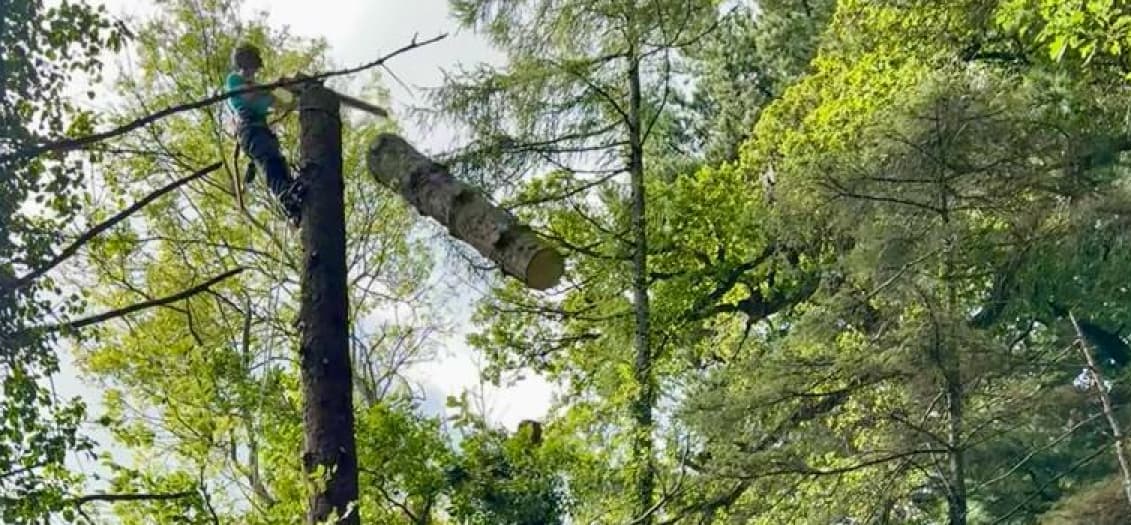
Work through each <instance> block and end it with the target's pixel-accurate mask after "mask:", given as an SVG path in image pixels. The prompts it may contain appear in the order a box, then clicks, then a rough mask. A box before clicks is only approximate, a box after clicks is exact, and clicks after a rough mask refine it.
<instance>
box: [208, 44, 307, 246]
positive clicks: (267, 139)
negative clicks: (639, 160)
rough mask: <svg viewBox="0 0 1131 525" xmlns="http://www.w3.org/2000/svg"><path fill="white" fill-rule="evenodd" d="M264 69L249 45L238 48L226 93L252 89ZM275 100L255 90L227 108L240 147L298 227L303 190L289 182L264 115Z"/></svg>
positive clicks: (256, 51) (234, 99)
mask: <svg viewBox="0 0 1131 525" xmlns="http://www.w3.org/2000/svg"><path fill="white" fill-rule="evenodd" d="M262 66H263V59H262V58H261V57H260V54H259V49H258V48H256V47H255V46H253V45H251V44H241V45H239V46H237V47H236V49H235V50H234V51H233V52H232V67H233V68H234V71H232V72H231V73H229V74H228V78H227V79H226V80H225V87H226V89H227V90H228V92H232V91H235V90H239V89H243V88H247V87H255V86H257V85H258V84H256V82H255V74H256V73H257V72H258V71H259V68H261V67H262ZM278 102H279V101H278V100H277V99H276V98H275V96H274V95H272V94H271V93H269V92H266V91H263V90H256V91H251V92H247V93H243V94H240V95H234V96H232V97H231V98H229V99H228V104H229V105H230V107H231V108H232V110H233V111H234V112H235V114H236V117H237V118H238V119H239V130H238V132H237V136H238V138H239V144H240V147H241V148H243V150H244V151H245V152H247V154H248V156H249V157H251V158H252V160H253V161H254V162H255V164H257V165H258V166H259V168H260V169H262V170H263V172H264V174H265V176H266V178H267V186H268V187H269V188H270V189H271V192H272V193H274V194H275V197H276V198H277V199H278V200H279V204H280V205H281V206H282V207H283V212H284V213H285V214H286V215H287V218H288V219H290V220H291V222H293V223H294V225H295V226H298V224H299V221H300V220H301V216H300V212H301V204H302V201H301V199H302V190H303V186H302V184H301V178H299V179H292V178H291V175H290V170H289V169H288V167H287V161H286V159H285V158H284V157H283V153H282V152H281V151H280V149H279V138H278V137H277V136H275V133H274V132H273V131H271V127H270V126H268V124H267V112H268V110H270V109H271V107H272V106H276V105H278ZM254 175H255V172H254V171H251V169H250V168H249V173H248V177H247V181H248V182H251V180H252V179H253V178H254Z"/></svg>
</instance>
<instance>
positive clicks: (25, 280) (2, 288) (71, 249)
mask: <svg viewBox="0 0 1131 525" xmlns="http://www.w3.org/2000/svg"><path fill="white" fill-rule="evenodd" d="M220 165H221V163H219V162H217V163H214V164H211V165H209V166H206V167H204V168H201V169H200V170H197V171H196V172H195V173H193V174H191V175H189V176H187V177H183V178H181V179H178V180H176V181H173V182H172V183H169V184H167V185H165V186H163V187H161V188H160V189H158V190H156V191H154V192H153V193H150V194H149V195H146V196H145V197H144V198H142V199H141V200H139V201H137V202H135V203H134V204H133V205H132V206H130V207H129V208H126V209H124V210H122V211H120V212H118V213H117V214H115V215H114V216H113V217H110V218H109V219H106V220H104V221H102V222H100V223H98V224H97V225H96V226H94V227H93V228H91V229H89V230H87V231H86V232H85V233H83V234H82V235H80V236H79V237H78V238H77V239H75V240H74V242H72V243H71V244H70V245H68V246H67V247H66V248H64V249H63V250H62V251H60V252H59V254H58V255H56V256H55V257H53V258H52V259H51V260H50V261H47V263H46V264H44V265H43V266H40V267H39V268H36V269H34V270H32V271H30V272H28V273H26V274H24V275H23V276H21V277H19V278H17V279H15V280H14V281H11V282H9V283H4V284H3V285H0V293H9V292H12V291H13V290H18V289H20V288H23V287H25V286H27V285H29V284H31V283H32V282H33V281H35V280H36V279H38V278H40V277H42V276H43V275H44V274H46V273H47V272H49V271H51V270H52V269H53V268H55V267H56V266H59V265H60V264H62V263H63V261H66V260H67V259H70V258H71V257H73V256H74V255H75V253H77V252H78V251H79V249H80V248H82V247H83V246H85V245H86V243H88V242H90V241H91V240H93V239H94V238H95V237H97V236H98V235H100V234H101V233H102V232H104V231H106V230H108V229H110V228H112V227H114V226H115V225H116V224H118V223H120V222H122V221H124V220H126V219H127V218H129V217H130V216H131V215H133V214H134V213H137V212H138V211H139V210H141V209H142V208H144V207H146V206H148V205H149V204H150V203H151V202H153V201H155V200H157V199H159V198H161V197H162V196H164V195H165V194H167V193H169V192H171V191H173V190H175V189H177V188H180V187H181V186H184V185H185V184H188V183H190V182H192V181H194V180H196V179H199V178H201V177H203V176H205V175H207V174H209V173H211V172H213V171H216V170H217V169H219V168H220Z"/></svg>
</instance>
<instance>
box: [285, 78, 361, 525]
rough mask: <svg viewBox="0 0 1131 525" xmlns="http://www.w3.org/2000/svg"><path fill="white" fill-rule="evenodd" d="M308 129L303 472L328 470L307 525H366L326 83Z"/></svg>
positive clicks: (332, 112) (312, 95) (337, 160)
mask: <svg viewBox="0 0 1131 525" xmlns="http://www.w3.org/2000/svg"><path fill="white" fill-rule="evenodd" d="M299 123H300V125H301V127H302V143H301V146H302V161H303V162H302V164H303V166H304V169H303V174H302V175H301V176H302V177H305V178H306V180H307V192H306V198H305V199H304V202H303V204H302V254H303V266H304V267H303V270H302V283H301V284H302V294H301V301H302V304H301V306H300V309H299V323H300V326H299V333H300V334H301V335H300V338H301V339H300V346H299V357H300V361H301V368H302V390H303V424H304V430H305V434H306V439H305V450H304V452H303V455H302V463H303V470H304V471H305V472H306V473H307V474H313V473H315V471H316V470H318V469H319V467H321V468H322V469H324V470H323V474H322V476H323V478H322V479H324V480H325V483H324V484H322V483H321V482H319V481H317V480H316V484H317V485H316V486H318V487H319V488H317V489H315V492H314V494H313V495H311V498H310V508H309V511H308V513H307V523H310V524H314V523H323V522H324V521H326V520H327V519H328V518H329V517H331V516H334V515H336V516H337V520H338V521H337V522H336V523H342V524H349V525H354V524H359V523H360V522H361V519H360V517H359V516H358V510H357V508H356V505H357V498H358V489H357V453H356V446H355V443H354V416H353V399H352V395H353V374H352V372H351V365H350V353H349V317H348V316H347V312H348V309H349V304H348V298H347V294H346V282H347V281H346V242H345V241H346V227H345V206H344V199H343V182H342V129H341V119H340V106H339V102H338V98H337V97H336V96H335V95H334V94H333V93H332V92H330V91H329V90H327V89H325V88H323V87H322V86H320V85H312V86H310V87H308V88H306V89H305V90H304V91H303V93H302V95H301V96H300V98H299Z"/></svg>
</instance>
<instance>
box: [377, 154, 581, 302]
mask: <svg viewBox="0 0 1131 525" xmlns="http://www.w3.org/2000/svg"><path fill="white" fill-rule="evenodd" d="M368 168H369V173H370V174H371V175H373V178H374V179H376V180H377V182H378V183H379V184H381V185H382V186H385V187H386V188H389V189H391V190H393V191H396V192H398V193H400V194H401V195H402V196H403V197H404V198H405V199H406V200H407V201H408V202H409V203H410V204H412V206H413V207H414V208H416V210H417V211H419V212H420V214H422V215H426V216H428V217H432V218H433V219H435V220H436V221H437V222H439V223H440V224H442V225H444V226H445V227H446V228H447V229H448V231H449V232H450V233H451V234H452V236H454V237H455V238H457V239H459V240H461V241H463V242H465V243H467V244H470V245H471V246H472V247H473V248H475V249H476V250H477V251H478V252H479V253H480V254H481V255H483V256H484V257H486V258H488V259H490V260H492V261H494V262H495V263H496V264H498V265H499V266H500V267H502V269H503V273H505V274H507V275H510V276H512V277H514V278H517V279H519V280H521V281H522V282H524V283H525V284H526V286H528V287H530V288H533V289H535V290H545V289H547V288H550V287H553V286H554V285H556V284H558V282H559V281H560V280H561V276H562V273H563V271H564V270H565V261H564V259H563V257H562V255H561V254H560V253H559V252H558V251H557V250H555V249H554V248H553V247H551V246H549V245H548V244H546V243H545V242H544V241H543V240H542V239H541V238H539V237H538V236H537V235H535V234H534V232H533V231H531V230H530V228H528V227H527V226H525V225H523V224H521V223H519V222H518V220H517V219H516V218H515V217H514V216H513V215H511V214H510V213H509V212H508V211H506V210H504V209H502V208H499V207H497V206H495V205H493V204H491V203H490V202H489V201H488V200H487V198H486V197H485V196H484V195H483V194H482V193H481V192H479V191H477V190H476V189H475V188H472V187H471V186H469V185H467V184H465V183H463V182H461V181H459V180H456V178H455V177H452V175H451V173H450V172H449V171H448V170H447V168H445V167H444V166H442V165H441V164H439V163H437V162H435V161H433V160H431V159H429V158H428V157H425V156H424V155H423V154H421V153H420V152H419V151H417V150H416V148H414V147H412V145H411V144H409V143H408V142H406V141H405V140H404V139H402V138H401V137H399V136H397V135H394V134H391V133H384V134H381V135H380V136H378V137H377V139H376V140H374V141H373V143H372V144H371V145H370V147H369V155H368Z"/></svg>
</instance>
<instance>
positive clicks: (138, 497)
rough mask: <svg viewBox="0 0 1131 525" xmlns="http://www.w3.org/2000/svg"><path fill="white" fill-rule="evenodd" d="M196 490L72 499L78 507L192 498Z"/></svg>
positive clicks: (94, 495)
mask: <svg viewBox="0 0 1131 525" xmlns="http://www.w3.org/2000/svg"><path fill="white" fill-rule="evenodd" d="M195 495H196V492H194V491H185V492H173V493H170V494H89V495H86V496H81V497H78V498H75V499H73V500H71V503H72V504H74V505H75V506H76V507H82V506H83V505H85V504H87V503H93V502H109V503H120V502H123V501H170V500H175V499H183V498H190V497H192V496H195Z"/></svg>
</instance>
